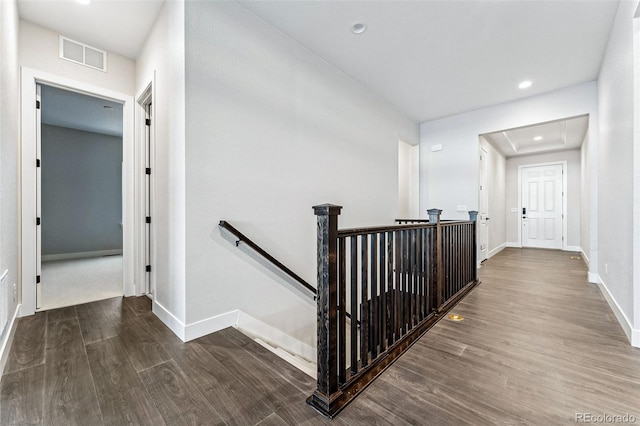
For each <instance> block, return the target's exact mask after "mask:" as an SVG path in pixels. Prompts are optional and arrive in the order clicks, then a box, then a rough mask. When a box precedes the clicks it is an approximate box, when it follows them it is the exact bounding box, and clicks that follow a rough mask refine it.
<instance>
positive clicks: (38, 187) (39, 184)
mask: <svg viewBox="0 0 640 426" xmlns="http://www.w3.org/2000/svg"><path fill="white" fill-rule="evenodd" d="M41 90H42V87H41V86H40V85H39V84H37V85H36V309H39V308H40V306H41V305H42V283H41V280H42V225H41V223H42V216H41V215H42V177H41V173H40V171H41V170H42V114H41V111H42V105H41V102H42V98H41V95H40V94H41Z"/></svg>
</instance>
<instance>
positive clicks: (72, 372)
mask: <svg viewBox="0 0 640 426" xmlns="http://www.w3.org/2000/svg"><path fill="white" fill-rule="evenodd" d="M574 255H575V254H574V253H565V252H559V251H549V250H527V249H511V248H509V249H505V250H503V251H502V252H501V253H499V254H498V255H496V256H494V257H493V258H491V259H489V260H488V261H486V262H485V263H484V264H483V266H482V268H481V269H480V270H479V274H480V279H481V281H482V284H481V285H480V286H478V287H477V288H476V289H474V290H473V291H472V292H471V293H470V294H469V295H468V296H467V297H466V298H465V299H464V300H463V301H461V302H460V303H459V304H458V305H457V306H456V307H455V308H454V312H455V313H458V314H461V315H462V316H464V321H462V322H453V321H448V320H447V319H443V320H442V321H440V322H439V323H438V324H436V325H435V326H434V327H433V328H432V329H431V330H430V331H429V332H428V333H427V334H426V335H424V336H423V337H422V338H421V339H420V340H419V341H418V342H416V344H414V345H413V346H412V347H411V348H410V349H409V350H408V351H407V352H406V353H405V354H404V355H403V356H402V357H400V358H399V359H398V360H397V361H396V362H395V363H394V364H393V365H392V366H391V367H389V369H387V370H386V371H385V372H384V373H383V374H382V375H381V376H380V378H379V379H378V380H376V381H375V382H374V383H372V384H371V385H370V386H369V387H368V388H367V389H365V391H364V392H363V393H362V394H361V395H360V396H359V397H358V398H356V400H355V401H353V402H352V403H351V404H350V405H349V406H347V407H346V408H345V409H344V411H343V412H342V413H340V414H339V416H338V417H337V418H336V419H334V420H333V421H332V422H331V423H333V424H337V425H340V426H345V425H391V424H393V425H408V424H420V425H430V424H433V425H441V424H453V425H464V424H473V425H482V424H491V425H493V424H498V425H511V424H528V425H529V424H530V425H539V424H550V425H551V424H553V425H556V424H574V423H575V415H576V413H581V412H585V413H594V414H612V415H614V414H627V413H628V414H630V415H634V416H636V418H639V419H640V404H639V403H638V401H640V349H637V348H633V347H631V346H630V345H629V342H628V340H627V339H626V337H625V335H624V333H623V331H622V329H621V327H620V325H619V324H618V322H617V320H616V318H615V316H614V315H613V314H612V312H611V310H610V308H609V307H608V305H607V302H606V301H605V300H604V298H603V297H602V294H601V293H600V290H599V289H598V287H597V286H594V285H592V284H589V283H587V281H586V268H585V265H584V263H583V262H582V261H581V260H573V259H571V256H574ZM9 360H10V362H9V364H8V368H7V370H6V371H5V374H4V376H3V377H2V382H1V383H0V393H1V395H0V422H1V423H2V424H39V423H42V424H64V425H67V424H82V425H91V426H93V425H101V424H109V425H117V424H154V425H156V424H159V425H162V424H163V422H164V423H165V424H171V425H173V424H225V423H226V424H229V425H232V424H233V425H236V424H238V425H257V424H260V425H263V426H267V425H285V424H286V425H318V424H328V423H329V421H328V420H326V419H324V418H323V417H322V416H320V415H319V414H318V413H317V412H316V411H314V410H313V409H312V408H311V407H310V406H308V405H307V404H306V403H305V400H306V398H307V397H308V396H309V395H310V394H311V392H312V391H313V389H314V386H315V381H314V380H313V379H311V378H309V377H308V376H306V375H305V374H303V373H301V372H300V371H298V370H296V369H295V368H293V367H292V366H290V365H289V364H288V363H286V362H284V361H283V360H281V359H280V358H277V357H276V356H275V355H274V354H272V353H271V352H269V351H268V350H266V349H264V348H263V347H262V346H260V345H258V344H257V343H256V342H254V341H253V340H252V339H250V338H248V337H247V336H245V335H243V334H241V333H240V332H239V331H238V330H236V329H233V328H229V329H226V330H222V331H220V332H218V333H215V334H212V335H208V336H204V337H202V338H200V339H196V340H194V341H192V342H189V343H184V342H182V341H181V340H180V339H179V338H177V337H176V336H175V334H173V332H172V331H171V330H169V329H168V328H167V327H166V326H165V325H164V324H162V323H161V322H160V321H159V320H158V318H157V317H156V316H155V315H154V314H153V313H151V303H150V301H149V299H148V298H144V297H143V298H113V299H108V300H104V301H100V302H94V303H90V304H85V305H79V306H76V307H72V308H64V309H61V310H54V311H49V312H47V313H39V314H37V315H36V316H34V317H28V318H22V319H20V321H19V322H18V332H17V334H16V340H14V344H13V347H12V349H11V352H10V354H9ZM10 368H11V369H14V371H13V372H11V371H10ZM38 407H40V408H38Z"/></svg>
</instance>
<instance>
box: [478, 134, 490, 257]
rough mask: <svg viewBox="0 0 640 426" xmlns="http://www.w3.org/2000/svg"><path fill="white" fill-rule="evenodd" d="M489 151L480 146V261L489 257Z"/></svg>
mask: <svg viewBox="0 0 640 426" xmlns="http://www.w3.org/2000/svg"><path fill="white" fill-rule="evenodd" d="M487 158H488V152H487V150H486V149H485V148H484V147H482V146H481V147H480V187H479V193H478V201H479V202H478V262H483V261H485V260H487V258H488V257H489V222H488V221H489V217H488V211H489V186H488V180H489V179H488V177H487V175H488V172H489V169H488V164H487Z"/></svg>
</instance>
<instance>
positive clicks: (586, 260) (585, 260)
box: [580, 247, 589, 267]
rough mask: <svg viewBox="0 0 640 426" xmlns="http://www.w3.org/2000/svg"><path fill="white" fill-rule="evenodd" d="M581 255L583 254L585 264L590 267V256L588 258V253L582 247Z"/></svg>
mask: <svg viewBox="0 0 640 426" xmlns="http://www.w3.org/2000/svg"><path fill="white" fill-rule="evenodd" d="M580 253H581V254H582V259H583V260H584V263H586V264H587V267H589V256H587V253H585V252H584V250H583V249H582V247H580Z"/></svg>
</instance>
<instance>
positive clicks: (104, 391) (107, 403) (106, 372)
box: [86, 338, 164, 426]
mask: <svg viewBox="0 0 640 426" xmlns="http://www.w3.org/2000/svg"><path fill="white" fill-rule="evenodd" d="M86 349H87V356H88V359H89V365H90V367H91V374H92V376H93V379H94V382H95V386H96V391H97V395H98V401H99V403H100V409H101V412H102V418H103V420H104V424H106V425H114V426H115V425H124V424H128V425H163V424H164V421H163V419H162V417H161V416H160V414H159V412H158V408H157V407H156V406H155V404H154V403H153V401H152V400H151V397H150V395H149V394H148V392H147V390H146V388H145V387H144V385H143V384H142V381H141V380H140V378H139V377H138V374H137V372H136V370H135V369H134V368H133V366H132V365H131V363H130V362H129V359H128V358H127V355H126V352H125V349H124V347H123V346H122V344H121V343H120V341H119V340H118V339H117V338H112V339H107V340H103V341H100V342H96V343H92V344H90V345H87V347H86Z"/></svg>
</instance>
